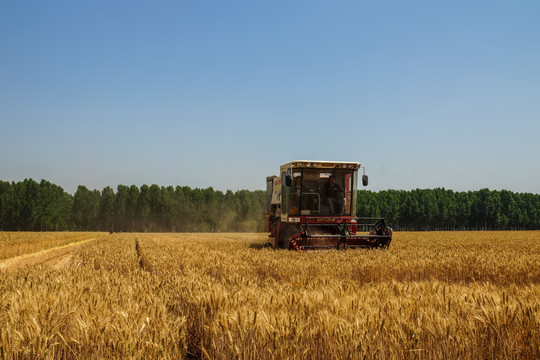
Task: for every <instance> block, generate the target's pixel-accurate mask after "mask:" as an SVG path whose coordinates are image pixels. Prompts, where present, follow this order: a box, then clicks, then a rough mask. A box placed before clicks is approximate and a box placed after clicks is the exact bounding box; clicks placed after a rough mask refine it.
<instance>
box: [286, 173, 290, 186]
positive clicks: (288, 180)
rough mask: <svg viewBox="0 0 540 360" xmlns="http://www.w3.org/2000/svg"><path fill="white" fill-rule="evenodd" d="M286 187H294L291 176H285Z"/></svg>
mask: <svg viewBox="0 0 540 360" xmlns="http://www.w3.org/2000/svg"><path fill="white" fill-rule="evenodd" d="M285 186H292V177H291V175H287V176H285Z"/></svg>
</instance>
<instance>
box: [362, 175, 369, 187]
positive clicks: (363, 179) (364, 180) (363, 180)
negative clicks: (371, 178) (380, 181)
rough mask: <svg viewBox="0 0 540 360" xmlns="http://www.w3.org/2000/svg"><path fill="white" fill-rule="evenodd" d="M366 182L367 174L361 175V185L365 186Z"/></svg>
mask: <svg viewBox="0 0 540 360" xmlns="http://www.w3.org/2000/svg"><path fill="white" fill-rule="evenodd" d="M367 184H368V177H367V175H365V174H364V175H362V185H364V186H367Z"/></svg>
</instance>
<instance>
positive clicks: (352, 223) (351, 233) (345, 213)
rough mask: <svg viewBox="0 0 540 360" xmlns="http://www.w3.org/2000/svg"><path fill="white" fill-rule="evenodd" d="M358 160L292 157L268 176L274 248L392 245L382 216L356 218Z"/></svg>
mask: <svg viewBox="0 0 540 360" xmlns="http://www.w3.org/2000/svg"><path fill="white" fill-rule="evenodd" d="M359 169H362V184H363V185H364V186H367V184H368V177H367V175H366V174H365V168H364V167H362V166H361V165H360V163H358V162H343V161H293V162H290V163H287V164H283V165H281V167H280V176H268V177H267V178H266V214H265V230H266V231H267V232H269V233H270V235H269V236H270V239H271V243H273V244H274V246H275V247H276V248H282V249H290V250H308V249H329V248H337V249H347V248H388V246H389V245H390V242H391V241H392V229H391V228H390V227H388V226H387V225H386V223H385V220H384V219H383V218H366V217H363V218H359V217H356V197H357V182H358V170H359Z"/></svg>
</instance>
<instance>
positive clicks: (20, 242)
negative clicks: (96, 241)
mask: <svg viewBox="0 0 540 360" xmlns="http://www.w3.org/2000/svg"><path fill="white" fill-rule="evenodd" d="M98 236H103V233H93V232H79V233H74V232H72V233H59V232H40V233H35V232H7V231H5V232H0V260H2V259H9V258H13V257H15V256H20V255H25V254H30V253H34V252H37V251H40V250H46V249H52V248H55V247H59V246H63V245H67V244H71V243H75V242H79V241H83V240H87V239H90V238H96V237H98Z"/></svg>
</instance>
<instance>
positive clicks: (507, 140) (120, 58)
mask: <svg viewBox="0 0 540 360" xmlns="http://www.w3.org/2000/svg"><path fill="white" fill-rule="evenodd" d="M539 19H540V2H538V1H451V2H450V1H448V2H440V1H313V0H312V1H253V0H251V1H199V0H197V1H196V0H189V1H154V2H150V1H86V2H82V1H47V2H46V1H24V0H21V1H3V2H1V3H0V46H1V56H0V125H1V132H0V179H2V180H9V181H13V180H14V181H19V180H22V179H24V178H33V179H35V180H38V181H39V180H40V179H42V178H44V179H47V180H49V181H51V182H53V183H56V184H58V185H60V186H62V187H63V188H64V189H66V191H68V192H71V193H73V192H74V191H75V190H76V187H77V185H79V184H81V185H86V186H87V187H89V188H97V189H102V188H103V187H105V186H107V185H109V186H112V187H113V188H116V185H118V184H125V185H131V184H136V185H142V184H148V185H150V184H154V183H155V184H159V185H188V186H190V187H208V186H212V187H213V188H214V189H219V190H226V189H232V190H238V189H251V190H254V189H263V188H264V187H265V177H266V176H267V175H272V174H275V173H277V171H278V168H279V165H280V164H282V163H285V162H289V161H291V160H296V159H307V160H311V159H313V160H346V161H360V162H361V163H362V164H363V165H365V166H366V169H367V173H368V174H369V176H370V185H369V186H368V189H370V190H374V191H378V190H384V189H406V190H408V189H415V188H435V187H445V188H447V189H453V190H456V191H467V190H478V189H480V188H486V187H487V188H490V189H497V190H500V189H508V190H512V191H517V192H532V193H540V165H539V161H538V160H537V158H538V156H539V155H540V142H539V141H538V137H539V134H540V41H539V34H540V21H539Z"/></svg>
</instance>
